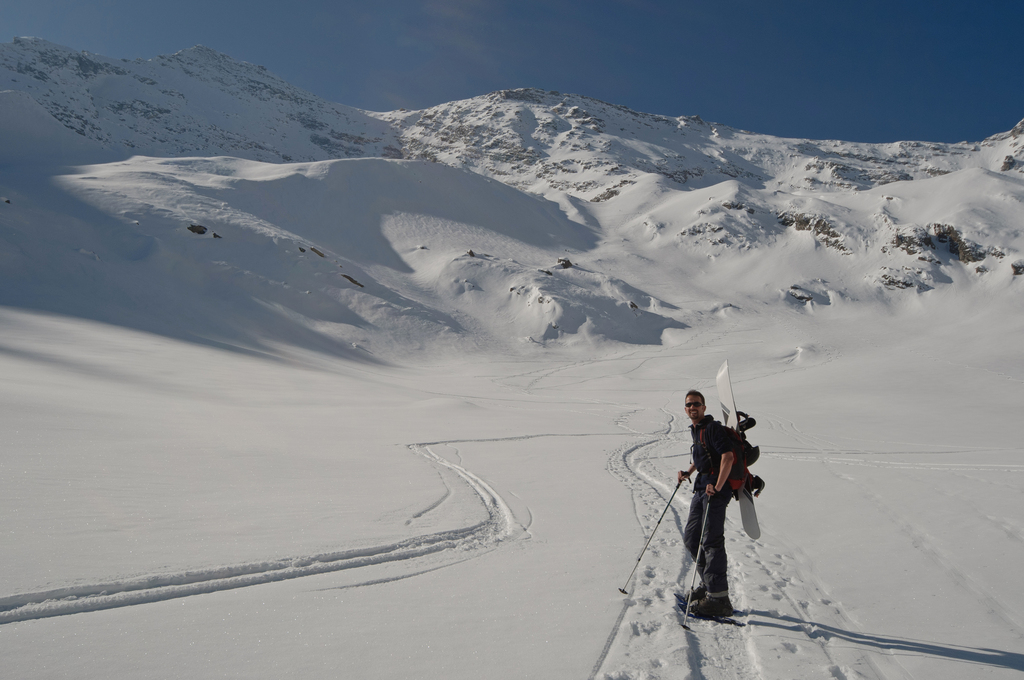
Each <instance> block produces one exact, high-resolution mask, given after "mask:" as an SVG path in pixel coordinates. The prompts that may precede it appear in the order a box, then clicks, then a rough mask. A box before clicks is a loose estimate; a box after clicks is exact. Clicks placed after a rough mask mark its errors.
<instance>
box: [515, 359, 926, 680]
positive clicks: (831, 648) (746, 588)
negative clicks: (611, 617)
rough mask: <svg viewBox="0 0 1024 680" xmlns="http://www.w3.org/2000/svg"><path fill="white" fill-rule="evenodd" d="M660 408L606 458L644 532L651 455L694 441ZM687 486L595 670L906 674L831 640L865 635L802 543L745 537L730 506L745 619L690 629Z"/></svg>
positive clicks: (654, 473)
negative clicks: (680, 598)
mask: <svg viewBox="0 0 1024 680" xmlns="http://www.w3.org/2000/svg"><path fill="white" fill-rule="evenodd" d="M788 370H792V369H788ZM534 385H536V382H535V383H534ZM661 410H662V412H663V414H664V416H665V418H666V421H667V427H666V430H665V432H664V433H663V434H654V435H652V434H650V433H647V434H641V433H635V434H637V435H638V440H637V441H634V442H632V443H630V444H626V445H624V446H622V447H620V448H619V449H617V450H615V451H614V452H613V453H612V454H611V456H610V458H609V463H608V470H609V472H610V473H611V474H612V475H614V476H615V477H616V478H618V479H619V480H620V481H622V483H623V484H624V485H625V486H626V487H627V488H628V489H629V490H630V492H631V493H632V496H633V501H634V508H635V511H636V515H637V519H638V520H639V522H640V524H641V526H642V527H643V529H644V539H645V540H646V539H647V538H648V537H650V536H651V532H652V531H653V530H654V529H655V525H656V523H657V521H658V518H659V517H660V516H661V513H662V512H663V511H664V509H665V506H666V504H667V503H668V501H669V498H670V496H671V494H672V491H673V487H672V485H671V484H670V483H667V480H666V479H665V468H664V466H662V467H661V468H659V467H658V466H657V465H656V460H657V459H659V458H660V459H665V458H671V457H678V456H679V455H680V453H679V450H680V449H682V450H683V451H686V452H687V453H688V451H689V444H690V442H689V436H688V435H689V433H688V432H687V431H686V430H685V429H682V431H680V429H681V428H685V427H686V424H685V423H683V424H682V425H679V423H681V422H682V421H684V420H685V419H678V418H676V417H675V416H674V415H673V414H671V413H670V412H669V411H667V410H666V409H665V408H662V409H661ZM631 415H633V414H632V412H630V413H624V414H622V415H621V416H620V417H619V418H618V419H617V423H618V424H619V425H620V427H624V428H628V426H627V424H626V423H627V421H628V419H629V418H630V416H631ZM774 425H775V426H776V427H780V426H781V427H782V428H783V429H785V430H787V431H788V433H789V434H791V435H794V436H795V438H796V439H797V440H798V441H802V442H806V443H807V444H808V447H809V448H812V447H813V450H814V451H818V452H820V451H822V449H823V448H824V449H826V450H827V449H832V450H836V447H835V446H834V445H833V444H832V443H831V442H824V441H821V440H819V439H818V438H815V437H812V436H809V435H806V434H803V433H800V432H799V430H798V429H797V428H796V426H795V424H793V423H785V424H783V423H781V422H780V421H776V422H775V423H774ZM822 445H824V447H823V446H822ZM684 455H685V454H684ZM833 455H834V454H833ZM676 467H682V465H677V466H676ZM686 491H687V489H685V488H683V487H681V488H680V490H679V492H678V493H677V494H676V497H675V499H674V500H673V502H672V504H671V506H670V508H669V510H668V512H667V513H666V514H665V516H664V519H663V520H662V522H661V525H660V526H659V527H658V530H657V533H656V534H655V536H654V538H653V539H652V540H651V542H650V545H649V546H648V548H647V551H646V552H645V553H644V555H643V557H642V559H641V560H640V561H639V562H638V563H637V564H636V566H637V569H636V573H635V575H634V576H633V579H632V581H631V582H630V583H627V584H626V589H627V591H628V592H630V595H629V596H628V597H627V598H626V599H625V601H624V603H623V609H622V612H621V613H620V615H619V617H618V619H617V620H616V622H615V625H614V628H613V630H612V631H611V633H610V635H609V638H608V640H607V642H606V644H605V646H604V649H603V650H602V653H601V655H600V657H599V658H598V659H597V660H596V662H595V665H594V667H593V670H592V672H591V676H590V677H591V679H592V680H596V679H598V678H600V679H602V680H641V679H643V680H661V679H663V678H679V677H701V678H709V679H712V680H718V679H722V680H724V679H725V678H744V679H745V678H761V679H769V678H775V677H782V676H783V675H785V674H789V675H787V677H791V676H792V677H827V678H834V679H835V680H853V679H855V678H877V679H890V678H908V677H910V676H909V675H908V674H907V672H906V671H905V670H904V669H903V668H902V667H901V666H900V665H899V662H898V660H896V659H895V658H893V657H884V658H882V659H876V658H873V656H876V655H871V654H869V653H867V652H865V651H864V650H862V649H860V648H858V647H856V646H849V645H840V646H838V647H837V646H835V645H834V644H833V641H834V640H838V641H839V642H845V641H848V640H849V639H851V638H854V639H864V640H867V639H868V638H869V636H864V635H863V634H862V633H860V632H859V631H858V630H857V627H856V626H855V625H854V623H853V621H852V619H851V618H850V617H849V616H848V615H847V614H846V612H845V610H844V608H843V607H842V605H841V603H839V602H837V601H836V600H835V598H834V597H833V596H832V595H831V594H830V592H829V588H828V586H827V585H826V584H824V583H822V582H820V581H819V579H818V578H816V576H815V575H814V572H813V569H811V568H810V567H808V566H806V565H808V560H807V558H806V557H805V556H803V555H802V553H801V552H800V551H799V549H797V548H796V547H795V546H790V545H788V544H787V543H786V542H785V541H784V540H782V539H781V538H780V537H777V536H774V535H772V534H771V533H770V532H768V531H763V533H762V538H761V539H759V540H757V541H751V540H750V539H748V538H747V537H746V535H745V534H743V533H742V531H741V530H740V528H739V525H738V518H737V519H733V517H732V515H734V514H735V511H732V512H731V513H730V516H729V518H728V519H727V532H726V536H727V541H728V551H729V556H730V558H729V578H730V589H731V595H732V599H733V604H734V606H735V607H736V610H737V616H738V617H740V619H741V620H745V621H746V623H747V626H746V627H743V628H738V627H733V626H729V625H722V624H715V623H711V622H704V621H699V620H691V623H690V624H689V625H690V627H691V629H692V630H691V631H689V632H688V631H686V630H685V629H684V628H682V625H681V624H682V623H683V614H682V612H681V611H680V610H679V609H678V608H676V606H675V593H677V592H679V593H685V592H686V591H687V590H688V589H689V587H690V583H691V578H692V575H693V571H692V569H693V563H692V560H691V559H690V558H689V556H687V555H686V554H685V547H684V546H683V543H682V532H683V524H684V522H685V515H686V509H687V507H688V505H689V495H688V494H686ZM763 529H764V527H762V530H763ZM641 547H642V546H641ZM795 669H796V673H797V675H796V676H794V675H793V673H794V670H795ZM780 673H781V674H783V675H780Z"/></svg>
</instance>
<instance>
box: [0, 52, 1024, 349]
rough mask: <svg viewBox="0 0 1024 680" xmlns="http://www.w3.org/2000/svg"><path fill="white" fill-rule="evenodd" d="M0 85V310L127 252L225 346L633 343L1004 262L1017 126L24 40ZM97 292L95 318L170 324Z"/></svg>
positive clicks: (35, 302) (919, 287)
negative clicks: (337, 98)
mask: <svg viewBox="0 0 1024 680" xmlns="http://www.w3.org/2000/svg"><path fill="white" fill-rule="evenodd" d="M12 86H14V87H13V89H11V88H12ZM3 90H6V91H3ZM0 99H3V101H4V102H6V103H5V104H4V114H5V115H4V116H0V126H2V127H3V129H4V130H5V131H6V134H8V135H10V136H11V138H14V139H17V140H18V143H17V144H13V145H11V144H8V145H5V146H4V148H2V149H0V170H2V166H3V165H4V164H6V166H7V170H6V172H5V173H3V174H0V189H2V190H3V191H4V193H5V194H6V197H7V198H8V199H9V198H11V197H14V198H15V199H16V201H15V204H16V206H17V207H16V208H8V209H7V210H6V212H4V213H0V225H2V226H3V227H4V229H5V232H4V233H5V236H4V242H5V243H6V246H5V252H6V255H5V258H6V261H8V262H9V263H11V267H10V269H9V271H10V272H20V273H21V275H23V276H24V275H28V276H29V283H28V284H26V283H25V281H22V280H17V281H16V280H15V279H13V278H12V279H11V281H9V284H10V285H9V286H8V287H7V290H6V291H5V293H4V294H3V295H2V296H0V303H3V304H11V305H15V306H19V305H25V304H28V305H29V306H40V305H42V306H43V308H48V309H52V310H54V311H61V312H62V313H64V312H67V311H68V309H70V308H73V307H74V305H71V307H68V305H65V304H62V305H57V306H54V305H56V302H52V301H51V302H47V301H46V300H48V299H49V298H48V297H47V296H46V295H42V294H41V293H39V291H40V290H43V289H44V288H45V289H46V290H60V289H62V288H69V287H70V288H71V289H74V288H76V287H79V286H82V285H84V284H83V281H91V283H89V286H93V288H90V290H92V291H93V292H92V293H91V295H93V296H99V297H100V298H102V296H103V295H106V294H107V293H105V292H103V290H102V289H95V288H94V286H95V282H96V281H111V282H113V281H116V282H117V283H116V284H112V285H116V286H118V287H124V288H132V287H133V286H134V285H136V284H135V283H133V281H134V278H133V277H137V276H139V275H140V273H139V272H140V271H142V270H140V269H139V266H138V264H139V262H149V263H150V264H151V265H153V266H151V267H149V270H150V271H151V272H154V273H152V274H148V275H149V276H152V277H153V280H152V281H151V282H150V283H151V284H154V285H155V282H156V281H158V280H159V281H162V283H160V285H159V286H157V288H160V289H161V290H162V289H163V288H171V289H173V288H174V287H176V286H180V287H181V289H182V290H186V289H187V290H190V291H192V292H191V293H190V295H193V296H198V295H199V294H200V291H202V290H206V291H210V290H216V291H217V292H216V295H219V296H221V299H220V301H219V302H218V303H216V304H214V305H213V306H212V307H210V308H208V309H205V311H202V312H201V313H199V312H197V313H196V314H195V315H194V319H193V320H194V322H195V324H197V325H196V327H195V329H194V330H193V331H192V332H194V333H195V334H196V335H199V336H203V337H217V338H228V340H225V342H228V344H230V343H231V342H235V340H230V337H231V336H232V333H237V334H239V338H241V339H237V338H236V340H237V341H238V342H241V343H242V344H247V345H259V344H260V343H262V342H264V341H270V342H273V343H277V342H286V343H287V342H300V344H306V345H310V343H311V344H312V345H311V346H316V347H317V348H322V347H323V346H328V347H340V348H341V349H340V350H339V351H342V352H343V353H350V352H351V348H352V347H356V346H358V347H363V348H367V349H368V350H369V351H377V352H380V353H381V354H382V355H385V354H387V353H389V352H392V353H393V352H396V351H397V352H401V351H414V350H415V351H422V350H423V349H424V347H426V346H427V345H429V344H431V343H432V342H433V343H437V344H438V345H439V346H444V347H447V348H449V349H452V348H455V347H461V348H463V350H465V349H467V348H473V347H478V346H480V343H481V342H482V343H483V345H488V344H489V343H497V344H498V345H499V346H503V347H506V348H508V347H512V348H516V347H524V346H529V345H530V344H532V343H537V344H541V345H545V346H556V345H559V344H574V343H579V342H587V343H598V344H600V343H602V342H605V341H614V342H626V343H641V344H649V343H658V342H662V341H664V337H668V336H664V333H665V332H668V334H669V335H671V334H672V333H677V332H680V331H681V329H685V328H690V327H693V325H694V324H697V323H700V322H701V320H702V319H703V320H706V319H707V314H709V313H714V314H718V313H719V312H723V310H728V309H734V310H735V309H744V310H747V312H745V313H750V310H753V309H757V308H758V307H759V306H761V305H769V307H770V308H776V307H778V306H779V305H780V304H781V305H782V307H781V309H787V310H789V311H790V312H794V313H825V310H831V311H830V312H828V313H838V312H837V311H836V310H839V309H841V308H846V307H848V306H849V304H848V303H851V302H853V303H864V304H883V305H890V306H891V305H896V306H903V305H907V304H912V303H913V301H914V298H915V297H920V298H921V301H922V302H924V303H927V304H938V303H939V302H938V301H939V300H942V299H944V297H945V296H944V295H942V294H940V293H942V291H944V290H946V289H950V290H955V291H957V295H968V296H984V297H986V298H990V297H991V296H993V295H995V296H999V295H1004V294H1008V295H1011V296H1013V295H1016V294H1018V292H1019V285H1018V284H1019V283H1020V282H1021V281H1024V280H1022V279H1018V276H1019V275H1022V274H1024V257H1022V254H1024V236H1022V233H1021V229H1020V227H1019V224H1020V223H1021V221H1022V218H1024V209H1022V207H1021V206H1022V204H1024V148H1022V141H1024V121H1022V122H1021V123H1020V124H1018V125H1017V126H1015V127H1014V128H1013V129H1011V130H1009V131H1007V132H1004V133H999V134H996V135H993V136H991V137H989V138H988V139H986V140H983V141H981V142H978V143H971V144H968V143H959V144H938V143H935V144H932V143H926V142H895V143H890V144H860V143H852V142H841V141H836V140H826V141H820V140H819V141H814V140H802V139H782V138H776V137H772V136H769V135H761V134H756V133H751V132H747V131H742V130H737V129H733V128H730V127H728V126H725V125H719V124H716V123H709V122H706V121H704V120H703V119H701V118H700V117H699V116H681V117H675V118H673V117H669V116H662V115H656V114H646V113H640V112H636V111H632V110H630V109H629V108H627V107H624V106H619V105H615V104H609V103H607V102H602V101H599V100H597V99H593V98H589V97H586V96H582V95H573V94H562V93H557V92H550V91H543V90H537V89H529V88H525V89H514V90H502V91H498V92H493V93H489V94H486V95H482V96H480V97H474V98H471V99H467V100H461V101H456V102H449V103H445V104H442V105H439V106H435V107H430V108H428V109H424V110H421V111H402V110H399V111H392V112H383V113H379V112H376V113H375V112H367V111H361V110H359V109H354V108H351V107H345V106H343V105H340V104H332V103H330V102H325V101H324V100H322V99H320V98H318V97H316V96H315V95H312V94H311V93H308V92H306V91H304V90H301V89H300V88H295V87H293V86H291V85H289V84H288V83H286V82H285V81H283V80H281V79H280V78H278V77H277V76H274V75H273V74H272V73H270V72H269V71H267V70H266V69H265V68H263V67H260V66H255V65H252V64H248V63H245V62H239V61H236V60H234V59H232V58H231V57H229V56H227V55H223V54H220V53H218V52H216V51H214V50H211V49H209V48H205V47H202V46H197V47H193V48H189V49H187V50H182V51H180V52H178V53H175V54H174V55H170V56H161V57H156V58H154V59H149V60H141V59H140V60H135V61H127V60H113V59H108V58H106V57H100V56H98V55H91V54H88V53H84V52H74V51H73V50H70V49H68V48H64V47H61V46H59V45H54V44H52V43H48V42H46V41H43V40H38V39H20V38H19V39H16V40H15V41H14V42H13V43H9V44H2V45H0ZM41 111H46V114H42V113H41ZM44 115H45V116H46V117H47V118H49V119H50V120H51V122H49V123H47V122H46V121H44V120H43V118H42V117H43V116H44ZM30 166H31V167H35V168H37V170H36V171H34V172H38V173H43V174H46V173H47V172H48V173H49V176H50V178H51V179H49V180H47V181H48V182H53V183H55V187H56V188H53V187H49V188H44V187H43V185H42V184H41V183H40V182H39V181H38V177H37V179H36V180H31V179H30V178H29V177H28V176H27V175H25V169H26V168H27V167H30ZM442 167H443V168H444V170H441V168H442ZM47 168H49V170H47ZM428 187H429V190H427V188H428ZM55 191H56V192H59V193H54V192H55ZM466 192H468V193H466ZM69 197H73V198H71V199H69ZM69 200H73V201H79V202H80V203H79V204H77V205H76V204H70V203H68V201H69ZM26 204H29V205H32V206H34V207H33V210H32V211H24V212H23V209H24V206H25V205H26ZM53 205H59V206H62V207H60V209H59V210H56V209H54V208H53V207H52V206H53ZM460 205H461V206H463V207H461V208H455V207H453V206H460ZM82 215H88V216H89V217H88V219H86V220H84V222H83V219H82ZM41 220H42V221H44V222H46V223H48V224H51V225H61V226H60V227H59V228H58V227H56V226H54V227H53V228H52V229H51V231H50V232H45V231H39V230H38V229H37V228H36V227H37V225H38V224H39V223H40V221H41ZM89 229H92V232H89V231H88V230H89ZM58 234H59V236H58ZM97 234H100V235H101V236H100V237H99V240H97V236H96V235H97ZM211 239H217V240H216V241H212V242H213V243H217V244H218V245H217V246H216V249H215V248H214V247H213V246H210V247H207V246H205V245H200V242H201V241H202V242H205V241H209V240H211ZM228 243H230V244H231V245H227V244H228ZM83 244H85V245H83ZM235 244H237V245H235ZM69 245H73V247H72V248H71V249H70V250H66V249H67V248H68V246H69ZM214 252H218V253H219V254H218V255H214V254H213V253H214ZM54 253H62V254H60V255H59V256H55V255H54ZM83 256H85V257H86V258H91V259H90V261H89V262H88V263H83V262H82V261H81V260H80V258H81V257H83ZM55 257H56V259H54V258H55ZM563 260H564V262H565V264H563ZM54 262H60V263H61V264H60V266H61V267H62V268H64V269H66V270H67V271H71V272H78V274H76V276H78V275H81V276H84V277H85V278H84V279H82V280H79V279H74V278H73V277H72V278H71V279H69V278H66V277H65V276H64V274H59V273H56V272H53V271H49V270H48V267H52V266H54V265H53V263H54ZM48 263H49V264H48ZM97 263H101V264H97ZM82 267H85V269H82ZM94 269H95V270H96V271H93V270H94ZM176 271H177V272H180V273H175V272H176ZM29 272H36V273H35V274H34V276H36V277H37V278H38V283H39V286H41V287H40V288H38V289H37V290H35V291H34V292H32V290H31V289H32V284H31V280H32V276H33V275H32V274H27V273H29ZM184 272H188V277H190V278H189V279H186V280H181V281H179V280H178V279H177V278H176V277H178V276H182V275H183V273H184ZM681 272H693V275H688V276H685V277H683V278H682V279H680V278H679V277H680V275H681ZM11 276H13V274H11ZM161 277H163V278H161ZM43 281H46V283H45V285H44V284H43V283H42V282H43ZM204 281H205V282H206V283H205V284H204V283H199V284H198V288H197V287H196V285H197V283H196V282H204ZM666 281H676V282H677V283H676V284H675V285H674V286H666V284H665V282H666ZM145 287H146V286H143V288H145ZM18 291H21V292H18ZM26 291H27V292H26ZM154 294H155V293H154ZM308 296H314V297H308ZM115 297H116V298H117V302H116V304H115V305H114V306H118V307H119V309H121V311H119V312H117V313H116V314H115V313H112V312H111V314H112V317H111V318H116V319H118V320H119V322H122V321H124V320H125V319H129V318H134V317H135V316H137V317H138V318H139V319H143V318H145V317H146V315H147V314H151V315H153V318H152V319H150V321H147V322H143V321H139V322H138V323H139V324H141V325H143V326H145V327H154V328H156V327H159V328H161V329H165V328H166V327H167V326H168V324H167V323H164V322H163V321H162V320H161V318H160V314H161V312H160V310H159V309H158V308H156V307H154V308H153V309H152V310H149V309H138V308H136V307H137V306H138V305H137V302H131V301H126V300H125V299H122V297H119V296H115ZM129 297H131V296H129ZM158 297H160V299H163V300H165V303H162V304H166V305H170V308H173V309H174V310H175V311H174V312H173V314H175V315H181V314H183V313H185V312H183V308H182V305H181V303H180V302H177V301H175V302H173V303H171V302H170V301H169V298H167V296H166V295H165V294H164V293H162V292H161V293H160V294H159V296H158ZM314 298H316V300H315V301H314ZM112 299H114V298H112ZM133 299H135V298H133ZM693 299H713V300H714V302H712V303H710V306H709V307H708V308H707V309H704V308H703V306H702V305H703V303H702V305H698V308H694V307H693V306H692V305H691V304H689V303H688V302H687V301H688V300H693ZM26 300H31V301H32V302H31V303H29V302H26ZM933 300H934V301H935V302H932V301H933ZM252 301H257V303H258V304H257V306H256V307H252V306H251V302H252ZM79 302H80V306H81V308H82V309H86V308H88V309H90V310H92V311H91V312H89V313H90V314H93V315H97V314H99V315H100V316H102V315H103V314H106V313H107V312H104V311H102V310H103V304H102V302H101V301H100V302H96V301H93V300H92V299H91V298H90V299H88V300H87V299H86V298H82V299H81V300H79ZM112 304H113V303H112ZM211 304H212V303H211ZM47 305H49V307H47ZM133 305H134V307H133ZM232 306H235V307H236V308H239V309H241V308H245V309H247V310H249V311H248V312H246V314H247V315H249V316H248V317H246V318H243V317H245V315H244V314H243V315H239V314H238V313H235V314H226V313H225V312H224V309H226V308H230V307H232ZM185 307H187V305H185ZM97 310H100V311H97ZM108 312H109V310H108ZM268 314H269V315H270V316H267V315H268ZM282 318H283V319H286V320H287V321H286V325H289V327H291V328H292V330H291V331H287V332H284V331H281V332H276V331H275V332H274V333H271V334H270V335H271V336H273V337H272V338H270V337H267V338H263V339H261V337H262V336H261V333H264V331H262V330H260V329H262V328H268V327H270V326H272V325H273V322H272V321H271V319H277V320H280V319H282ZM196 319H198V320H196ZM232 323H234V324H235V326H232V325H231V324H232ZM146 324H149V325H148V326H147V325H146ZM173 325H174V324H173V323H172V324H170V326H173ZM233 329H234V330H233ZM420 336H423V337H428V338H432V340H429V341H426V340H422V339H421V338H420ZM296 338H305V339H303V340H301V341H300V340H297V339H296ZM310 338H314V340H310ZM403 338H404V339H403ZM524 343H525V344H524ZM399 346H400V347H399ZM402 348H404V349H402ZM459 351H461V350H459Z"/></svg>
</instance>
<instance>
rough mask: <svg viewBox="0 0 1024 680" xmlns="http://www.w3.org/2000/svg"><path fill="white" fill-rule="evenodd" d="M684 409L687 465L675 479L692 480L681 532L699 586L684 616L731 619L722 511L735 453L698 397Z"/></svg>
mask: <svg viewBox="0 0 1024 680" xmlns="http://www.w3.org/2000/svg"><path fill="white" fill-rule="evenodd" d="M685 407H686V415H687V417H689V419H690V422H691V423H692V424H691V425H690V434H691V435H692V436H693V448H692V452H693V460H692V462H691V463H690V469H689V470H687V471H686V472H683V471H682V470H680V471H679V477H678V479H679V482H680V483H682V482H683V480H689V479H690V475H692V474H693V473H694V472H697V473H698V475H697V482H696V484H695V485H694V493H693V500H692V501H691V502H690V516H689V517H688V518H687V520H686V528H685V530H684V531H683V543H684V544H685V545H686V549H687V550H689V551H690V556H691V557H692V558H693V559H694V560H696V562H697V573H698V574H700V580H701V583H700V585H699V586H697V587H696V588H694V589H693V593H691V595H690V611H691V612H694V613H695V614H699V615H701V616H731V615H732V613H733V612H732V603H731V602H730V601H729V582H728V581H727V580H726V557H725V509H726V506H728V505H729V501H730V500H731V499H732V493H731V491H730V489H729V488H727V485H728V480H729V472H730V471H731V470H732V466H733V463H735V462H736V453H735V452H734V451H732V448H733V447H732V443H731V442H730V440H729V439H728V438H727V434H726V433H725V432H724V431H723V429H724V427H725V426H724V425H722V424H721V423H719V422H717V421H716V420H715V419H714V418H713V417H711V416H710V415H705V414H704V411H705V410H706V408H707V407H706V406H705V403H704V395H703V394H701V393H700V392H698V391H697V390H690V391H689V392H687V393H686V402H685ZM723 489H724V490H723ZM705 512H706V513H707V521H706V524H705V525H704V527H703V536H704V540H703V542H701V534H702V531H701V528H702V527H701V523H702V522H704V521H705V520H704V518H705ZM698 549H699V550H698ZM698 552H699V553H700V555H699V557H698Z"/></svg>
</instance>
